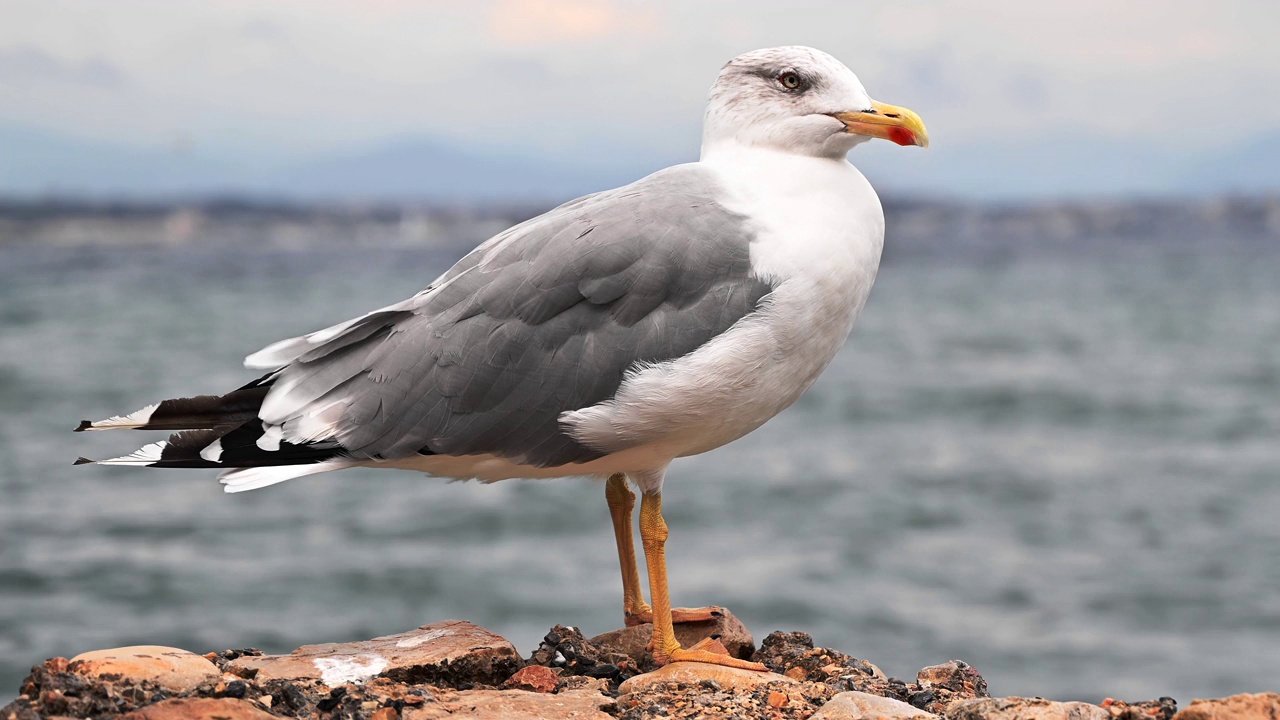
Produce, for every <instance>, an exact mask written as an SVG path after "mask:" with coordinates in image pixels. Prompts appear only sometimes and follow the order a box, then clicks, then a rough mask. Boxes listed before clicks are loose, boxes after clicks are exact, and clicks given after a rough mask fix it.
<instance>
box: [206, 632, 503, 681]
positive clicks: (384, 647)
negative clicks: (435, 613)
mask: <svg viewBox="0 0 1280 720" xmlns="http://www.w3.org/2000/svg"><path fill="white" fill-rule="evenodd" d="M519 667H520V658H519V656H518V655H516V649H515V647H514V646H513V645H512V644H511V643H509V642H507V641H506V640H505V639H504V638H502V637H500V636H498V635H495V634H493V633H491V632H489V631H488V630H485V629H484V628H482V627H480V626H479V625H474V624H472V623H469V622H465V621H462V620H445V621H443V622H438V623H433V624H431V625H424V626H422V627H420V628H418V629H417V630H411V631H409V632H405V633H400V634H398V635H387V636H386V637H379V638H374V639H372V640H361V641H359V642H351V643H326V644H324V645H304V646H302V647H300V648H298V649H297V650H294V651H293V652H292V653H290V654H289V655H259V656H244V657H239V658H236V659H235V660H232V661H231V662H229V663H227V666H226V669H227V670H228V671H229V672H232V673H235V674H236V675H239V676H240V677H243V678H249V679H253V680H255V681H257V682H259V683H261V682H267V681H270V680H303V679H312V680H319V681H320V682H323V683H324V684H325V685H328V686H330V687H336V686H339V685H343V684H346V683H352V682H353V683H361V682H364V681H365V680H368V679H369V678H372V677H375V676H383V677H388V678H391V679H392V680H397V681H399V682H408V683H432V684H435V685H443V686H449V685H451V684H453V683H457V682H465V683H484V684H487V685H498V684H500V683H502V681H504V680H506V679H507V678H508V677H510V676H511V674H512V673H514V672H515V671H516V669H517V668H519Z"/></svg>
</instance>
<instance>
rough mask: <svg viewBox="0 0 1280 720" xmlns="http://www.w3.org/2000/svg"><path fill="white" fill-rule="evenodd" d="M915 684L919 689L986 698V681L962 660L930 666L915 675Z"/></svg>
mask: <svg viewBox="0 0 1280 720" xmlns="http://www.w3.org/2000/svg"><path fill="white" fill-rule="evenodd" d="M916 682H917V683H919V684H920V686H921V687H935V688H942V689H944V690H950V691H951V692H953V693H961V694H963V695H965V696H966V697H971V698H973V697H980V698H981V697H987V681H986V680H983V679H982V676H981V675H979V674H978V671H977V670H976V669H974V667H973V666H972V665H970V664H969V663H967V662H965V661H963V660H951V661H949V662H945V663H942V664H941V665H930V666H929V667H927V668H924V669H923V670H921V671H920V672H918V673H916Z"/></svg>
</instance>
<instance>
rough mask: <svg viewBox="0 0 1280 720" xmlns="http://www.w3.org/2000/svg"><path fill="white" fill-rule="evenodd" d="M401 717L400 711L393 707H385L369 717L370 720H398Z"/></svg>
mask: <svg viewBox="0 0 1280 720" xmlns="http://www.w3.org/2000/svg"><path fill="white" fill-rule="evenodd" d="M399 717H400V711H399V710H396V709H395V708H393V707H384V708H382V709H381V710H379V711H378V712H376V713H374V714H372V715H370V716H369V720H397V718H399Z"/></svg>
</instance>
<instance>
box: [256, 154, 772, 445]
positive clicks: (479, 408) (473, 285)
mask: <svg viewBox="0 0 1280 720" xmlns="http://www.w3.org/2000/svg"><path fill="white" fill-rule="evenodd" d="M752 238H753V230H752V229H751V227H750V224H749V222H748V220H747V218H745V217H743V216H741V215H738V214H735V213H733V212H731V211H729V210H728V209H726V208H725V207H723V206H722V205H721V204H719V203H718V202H717V188H716V187H715V184H714V180H713V179H712V177H711V176H710V175H709V174H708V173H707V172H706V171H705V170H702V169H699V168H697V167H696V166H687V165H686V166H678V167H675V168H670V169H668V170H665V171H662V172H660V173H657V174H655V175H652V176H649V177H648V178H645V179H644V180H641V181H639V182H637V183H634V184H632V185H629V186H626V187H623V188H619V189H618V190H613V191H608V192H604V193H598V194H596V195H591V196H588V197H585V198H582V199H579V200H576V201H574V202H571V203H568V204H566V205H562V206H561V207H559V208H556V209H555V210H553V211H551V212H549V213H547V214H546V215H543V216H541V217H538V218H534V219H533V220H531V221H529V222H526V223H523V224H521V225H518V226H516V227H514V228H512V229H510V230H508V231H506V232H505V233H502V234H500V235H498V236H497V237H495V238H493V239H492V240H490V241H488V242H486V243H485V244H483V245H481V246H480V247H479V248H477V249H476V250H475V251H473V252H472V253H471V254H469V255H467V256H466V257H465V258H463V259H462V260H461V261H459V262H458V264H457V265H455V266H454V267H453V268H452V269H451V270H449V271H448V272H447V273H445V274H444V275H443V276H441V277H440V278H439V279H438V280H437V281H436V282H435V283H433V284H432V286H431V287H428V288H427V289H426V290H424V291H422V292H421V293H419V294H418V295H417V296H415V297H414V298H412V299H410V300H408V301H405V302H404V303H400V304H399V305H394V306H391V307H389V308H385V309H383V310H380V311H377V312H374V313H370V314H369V315H366V316H365V317H363V318H359V319H356V320H353V321H350V322H348V323H343V324H342V325H338V326H335V327H334V328H331V329H330V330H328V331H322V332H321V333H316V334H313V335H312V336H307V337H303V338H297V339H294V340H290V341H285V342H284V343H278V344H277V345H276V346H272V348H268V349H267V350H265V351H263V353H267V356H266V359H267V361H268V362H269V361H270V360H271V359H272V357H274V358H275V359H276V360H281V359H283V358H290V359H291V360H292V361H291V362H289V364H287V365H285V366H284V367H283V368H281V369H280V370H279V371H278V373H277V375H276V376H275V378H274V381H273V387H272V389H271V391H270V392H269V394H268V396H267V399H266V401H265V402H264V403H263V406H262V410H261V412H260V416H261V417H262V419H263V420H264V422H266V423H268V424H274V425H279V426H282V429H281V432H282V433H283V436H284V438H285V439H288V440H291V441H304V440H317V439H322V438H326V439H336V440H337V441H338V442H339V443H340V444H341V445H342V447H343V448H344V449H345V451H346V452H347V453H348V454H350V455H351V456H353V457H357V458H376V459H395V458H401V457H407V456H409V455H411V454H414V453H421V454H444V455H471V454H481V453H488V454H493V455H497V456H500V457H503V458H507V459H509V460H512V461H514V462H519V463H522V464H528V465H534V466H539V467H550V466H558V465H564V464H568V463H573V462H585V461H588V460H592V459H594V458H597V457H600V456H601V455H602V454H603V453H601V452H599V451H597V450H595V449H593V448H589V447H585V446H583V445H582V444H580V443H579V442H577V441H576V440H574V439H573V438H572V437H570V436H569V435H567V434H566V433H565V432H564V431H563V429H562V428H561V426H560V423H559V418H560V416H561V414H562V413H564V412H566V411H570V410H577V409H580V408H584V407H588V406H591V405H594V404H596V403H599V402H602V401H604V400H607V399H609V398H611V397H612V396H613V395H614V394H615V392H616V391H617V389H618V387H619V385H621V383H622V381H623V378H624V376H625V375H626V373H627V371H628V370H629V369H631V368H633V367H635V366H637V364H639V363H657V362H662V361H665V360H670V359H673V358H677V357H680V356H682V355H685V354H687V353H689V352H691V351H693V350H695V349H696V348H698V347H699V346H701V345H703V344H704V343H706V342H707V341H708V340H710V339H712V338H714V337H715V336H717V335H719V334H720V333H723V332H724V331H725V330H727V329H728V328H729V327H730V326H732V325H733V324H734V323H736V322H737V321H738V320H740V319H742V318H743V317H745V316H747V315H748V314H750V313H752V312H753V311H755V310H756V308H757V307H758V305H759V303H760V301H761V299H762V298H763V297H764V296H765V295H766V294H767V293H768V292H769V291H770V290H771V287H770V285H769V284H768V282H766V281H765V280H764V279H762V278H756V277H753V276H752V275H751V263H750V243H751V241H752ZM273 348H274V349H275V350H276V354H275V356H271V354H270V353H271V351H272V349H273ZM259 355H262V354H261V353H260V354H259ZM252 359H253V358H251V360H252ZM261 359H262V358H259V360H261Z"/></svg>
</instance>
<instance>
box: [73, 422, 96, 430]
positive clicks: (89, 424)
mask: <svg viewBox="0 0 1280 720" xmlns="http://www.w3.org/2000/svg"><path fill="white" fill-rule="evenodd" d="M92 427H93V423H92V422H91V421H89V420H81V421H80V427H78V428H76V429H75V430H74V432H84V431H85V430H88V429H90V428H92Z"/></svg>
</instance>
